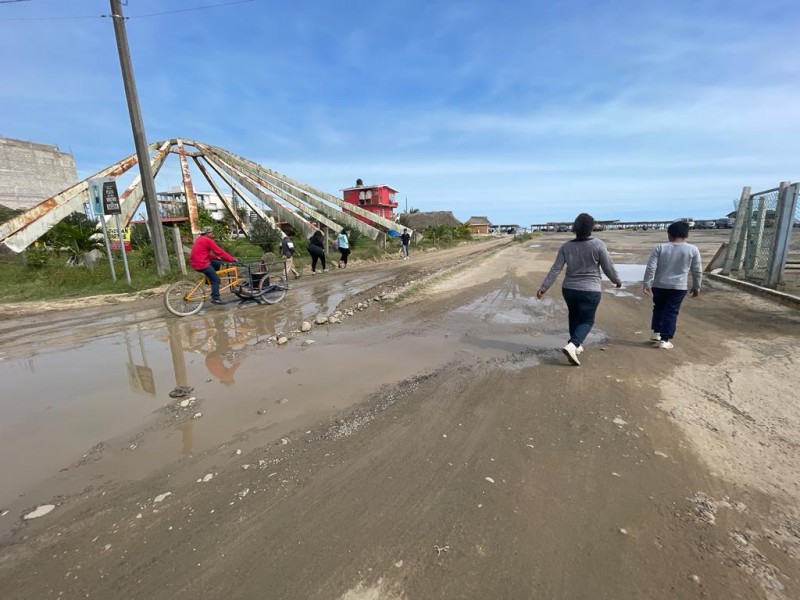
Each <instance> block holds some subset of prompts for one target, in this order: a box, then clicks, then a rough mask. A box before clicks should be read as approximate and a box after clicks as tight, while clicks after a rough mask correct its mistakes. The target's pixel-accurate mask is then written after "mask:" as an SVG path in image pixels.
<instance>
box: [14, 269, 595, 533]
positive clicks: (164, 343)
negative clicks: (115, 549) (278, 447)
mask: <svg viewBox="0 0 800 600" xmlns="http://www.w3.org/2000/svg"><path fill="white" fill-rule="evenodd" d="M366 283H369V282H362V283H359V282H358V281H357V278H342V280H341V285H340V284H339V282H337V284H336V286H334V288H333V289H332V290H327V289H324V288H323V286H315V285H309V286H307V287H305V288H303V289H300V290H297V291H296V292H295V293H294V295H293V298H292V301H290V302H285V303H281V304H280V305H275V306H255V305H243V306H241V307H238V306H231V307H230V308H229V309H228V308H227V307H226V309H222V310H219V309H217V310H211V309H208V310H205V311H203V313H202V314H199V315H194V316H191V317H186V318H183V319H179V318H172V317H167V318H164V317H163V316H161V315H160V314H159V313H158V312H155V310H156V309H148V311H150V312H148V317H147V318H144V317H141V314H144V313H141V314H139V315H138V316H136V315H134V314H128V315H126V316H125V317H124V318H120V319H118V320H116V321H113V319H110V320H109V323H107V324H104V325H103V326H102V327H100V328H98V329H92V328H91V327H90V326H89V325H86V324H82V325H80V328H82V329H80V334H79V335H77V336H74V337H72V338H71V337H70V335H69V332H70V331H71V330H72V325H70V326H69V327H68V328H67V327H65V328H64V329H63V330H59V329H56V325H55V324H50V327H52V328H53V329H52V331H54V332H55V333H56V334H57V335H58V336H59V339H60V340H61V339H63V340H64V342H63V343H61V342H59V343H58V344H54V345H51V344H49V343H48V344H47V345H42V344H35V343H32V342H29V343H28V344H27V345H23V343H22V341H20V342H16V343H15V346H14V353H13V354H11V355H7V356H6V357H5V359H4V360H2V361H0V378H2V381H3V387H4V394H3V401H2V403H0V478H2V481H3V486H2V488H0V506H2V507H5V508H7V509H10V510H12V511H14V512H15V513H16V514H22V511H23V510H25V509H26V508H30V507H31V506H32V505H34V504H43V503H46V501H47V500H49V499H50V498H52V497H53V496H56V495H64V496H68V495H70V494H75V493H78V492H80V491H81V490H83V489H85V488H86V487H87V486H90V485H91V486H94V487H95V488H102V486H104V485H106V484H108V483H111V482H113V481H125V480H138V479H141V478H143V477H146V476H148V475H149V474H152V473H153V472H155V471H156V470H158V469H161V468H163V467H165V466H166V465H169V464H171V463H173V462H175V461H177V460H180V459H181V458H182V457H187V456H196V455H197V454H199V453H202V452H204V451H207V450H213V449H215V448H219V447H221V446H223V445H225V444H232V443H233V442H235V443H236V447H237V448H242V449H243V451H247V449H248V448H252V447H255V446H256V445H264V444H265V443H266V444H269V443H271V441H274V440H276V439H280V438H281V437H283V436H285V435H288V434H290V433H291V432H292V431H297V430H303V429H305V428H310V427H312V426H313V425H315V424H317V423H319V422H321V421H325V420H326V419H329V418H331V417H332V416H333V415H335V414H338V413H339V411H342V410H344V409H347V407H349V406H350V405H352V404H354V403H357V402H361V401H363V400H364V399H365V398H366V397H368V396H369V395H370V394H372V393H374V392H375V391H376V390H377V389H379V388H380V387H381V386H383V385H391V384H392V383H395V382H399V381H402V380H404V379H406V378H408V377H411V376H413V375H414V374H418V373H421V372H425V371H429V370H431V369H435V368H437V367H439V366H442V365H444V364H447V363H448V362H451V361H453V360H459V361H467V362H470V361H472V362H476V361H480V362H482V361H486V360H489V361H493V362H492V363H491V364H492V365H494V366H495V367H496V368H502V369H506V370H521V369H526V368H532V367H536V366H537V365H539V364H540V361H541V360H542V357H543V356H545V355H546V353H547V352H550V351H551V350H553V349H555V348H559V347H560V346H561V345H563V343H564V338H565V336H566V311H565V308H564V306H563V302H562V301H561V299H560V298H555V297H545V298H544V299H543V300H541V301H539V300H536V299H535V298H532V297H529V296H525V295H523V294H522V293H521V292H520V290H519V288H518V286H517V285H516V284H515V283H514V282H513V281H512V280H510V279H505V280H503V282H502V284H501V285H500V287H499V288H495V289H493V290H492V291H491V292H490V293H488V294H486V295H484V296H481V297H479V298H476V299H471V298H467V300H466V301H465V304H464V305H462V306H460V307H457V308H456V309H454V310H452V311H451V312H449V313H447V314H445V315H443V316H441V317H440V318H439V317H437V319H436V320H435V322H434V323H433V324H432V325H428V324H425V325H422V324H419V323H411V324H409V323H401V322H398V321H397V320H396V319H397V317H395V316H393V313H392V312H391V311H387V312H386V313H381V312H380V311H381V308H380V307H378V306H374V307H372V308H371V309H370V310H371V311H373V320H372V323H374V324H373V325H371V326H368V327H358V328H353V327H348V326H347V322H346V321H345V323H344V324H342V325H331V326H327V325H325V326H314V328H313V329H312V331H311V332H310V333H308V334H297V335H295V336H294V337H295V339H292V340H291V341H290V342H289V343H288V344H287V345H285V346H277V345H275V344H274V343H268V339H269V338H270V337H271V336H273V335H275V334H276V333H277V332H284V333H287V332H290V331H292V330H299V329H300V324H301V322H302V321H303V320H312V319H313V317H314V316H316V315H317V314H319V313H324V314H330V313H331V312H332V311H333V310H334V308H336V306H337V304H338V303H339V302H341V301H342V300H343V299H344V300H345V302H346V299H347V298H348V297H349V296H350V295H351V294H355V293H358V291H359V288H361V287H363V285H365V284H366ZM317 287H319V288H320V289H317ZM326 287H327V286H326ZM151 313H153V314H155V315H156V316H152V314H151ZM137 319H140V322H138V323H137V322H136V321H137ZM45 327H46V325H45ZM109 330H113V333H109ZM601 337H602V333H601V332H593V337H592V338H591V339H590V343H595V341H596V340H598V339H601ZM303 340H313V341H314V342H315V343H314V344H313V345H311V346H303V345H302V341H303ZM23 351H27V352H28V354H27V355H23V354H22V352H23ZM178 386H191V387H193V388H194V389H193V391H192V392H191V396H192V397H194V401H193V402H192V403H191V404H190V405H189V406H187V407H185V408H180V406H179V405H180V401H181V400H180V399H173V398H170V397H169V392H170V391H171V390H173V389H174V388H176V387H178ZM198 413H199V414H200V415H201V416H200V417H199V418H192V416H193V415H196V414H198ZM300 428H303V429H300ZM248 440H250V441H248ZM10 522H11V521H9V523H10Z"/></svg>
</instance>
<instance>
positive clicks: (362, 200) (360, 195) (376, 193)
mask: <svg viewBox="0 0 800 600" xmlns="http://www.w3.org/2000/svg"><path fill="white" fill-rule="evenodd" d="M342 192H344V201H345V202H346V203H348V204H354V205H356V206H359V207H361V208H363V209H364V210H368V211H369V212H371V213H372V214H374V215H378V216H379V217H383V218H385V219H393V218H394V209H395V208H397V202H395V194H397V190H396V189H394V188H392V187H389V186H388V185H364V184H363V182H362V181H361V180H360V179H358V180H357V181H356V185H355V187H351V188H345V189H343V190H342ZM345 212H348V213H349V212H350V211H348V210H347V209H345ZM353 216H354V217H355V218H356V219H359V220H361V221H364V223H369V222H370V221H369V219H367V218H366V217H362V216H361V215H353Z"/></svg>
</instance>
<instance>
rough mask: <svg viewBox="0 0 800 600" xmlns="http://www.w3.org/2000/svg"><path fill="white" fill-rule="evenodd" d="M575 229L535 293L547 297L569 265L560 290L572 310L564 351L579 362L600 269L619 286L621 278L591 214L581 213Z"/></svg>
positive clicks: (594, 306) (591, 320)
mask: <svg viewBox="0 0 800 600" xmlns="http://www.w3.org/2000/svg"><path fill="white" fill-rule="evenodd" d="M572 231H573V232H574V233H575V239H574V240H570V241H568V242H564V243H563V244H562V245H561V248H559V249H558V255H557V256H556V260H555V262H554V263H553V266H552V267H551V268H550V272H549V273H548V274H547V277H545V279H544V281H543V282H542V285H541V287H540V288H539V291H538V292H536V297H537V298H539V299H541V297H542V296H544V294H545V292H547V290H548V289H550V286H551V285H553V282H554V281H555V280H556V277H558V274H559V273H560V272H561V269H562V268H563V267H564V264H566V265H567V274H566V276H565V277H564V284H563V286H562V288H561V293H562V294H563V296H564V301H565V302H566V303H567V309H568V310H569V342H568V343H567V345H566V346H564V348H563V352H564V354H565V355H566V357H567V359H568V360H569V362H571V363H572V364H573V365H580V364H581V361H579V360H578V354H580V353H581V352H583V341H584V340H585V339H586V336H587V335H589V332H590V331H591V330H592V325H594V315H595V313H596V312H597V306H598V305H599V304H600V290H601V287H600V269H601V268H602V269H603V273H605V274H606V277H608V278H609V279H610V280H611V281H613V282H614V283H615V284H616V286H617V287H618V288H619V287H622V281H621V280H620V278H619V275H617V271H616V269H614V263H613V262H611V257H610V256H609V254H608V249H607V248H606V245H605V244H604V243H603V242H602V240H598V239H596V238H593V237H592V231H594V219H593V218H592V216H591V215H588V214H586V213H581V214H579V215H578V217H577V218H576V219H575V222H574V223H573V224H572Z"/></svg>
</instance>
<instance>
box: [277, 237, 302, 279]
mask: <svg viewBox="0 0 800 600" xmlns="http://www.w3.org/2000/svg"><path fill="white" fill-rule="evenodd" d="M294 253H295V249H294V242H293V241H292V236H291V235H287V236H284V238H283V239H282V240H281V255H282V256H283V259H284V261H286V272H287V273H291V274H292V275H294V278H295V279H299V278H300V273H299V271H298V270H297V269H295V268H294Z"/></svg>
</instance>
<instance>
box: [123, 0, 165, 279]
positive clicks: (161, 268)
mask: <svg viewBox="0 0 800 600" xmlns="http://www.w3.org/2000/svg"><path fill="white" fill-rule="evenodd" d="M111 18H112V19H113V21H114V33H115V34H116V37H117V50H118V51H119V65H120V68H121V69H122V82H123V83H124V84H125V97H126V99H127V100H128V113H130V116H131V129H132V130H133V142H134V144H135V145H136V158H137V159H138V161H139V176H140V177H141V179H142V191H143V192H144V203H145V206H146V207H147V220H148V221H149V222H150V234H151V237H152V239H153V250H154V251H155V255H156V271H157V272H158V275H159V277H163V276H164V275H166V274H167V272H168V271H169V269H170V266H169V257H168V256H167V242H166V240H165V239H164V229H163V228H162V226H161V216H160V215H159V214H158V199H157V198H156V185H155V182H154V181H153V171H152V169H151V168H150V152H149V150H148V148H147V138H146V136H145V133H144V122H143V121H142V110H141V108H140V107H139V94H138V93H137V91H136V81H135V80H134V78H133V65H132V64H131V53H130V48H128V33H127V32H126V31H125V16H124V15H123V14H122V3H121V2H120V0H111Z"/></svg>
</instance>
